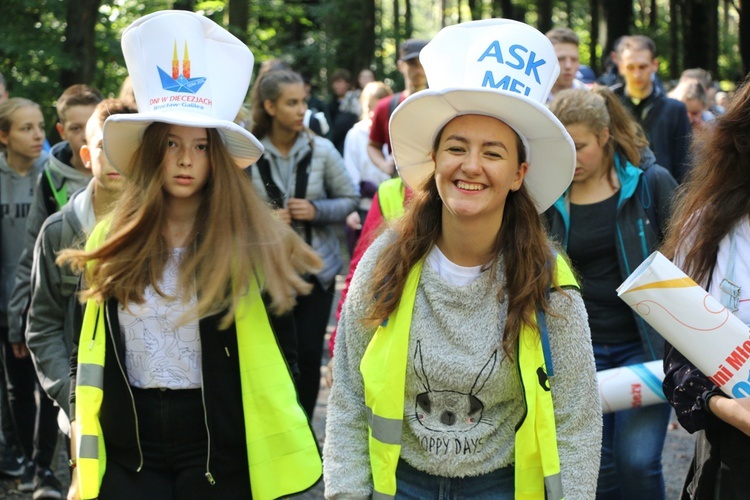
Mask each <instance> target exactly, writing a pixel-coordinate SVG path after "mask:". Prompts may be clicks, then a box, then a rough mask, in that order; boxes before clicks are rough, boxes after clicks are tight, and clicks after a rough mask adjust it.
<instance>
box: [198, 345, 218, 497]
mask: <svg viewBox="0 0 750 500" xmlns="http://www.w3.org/2000/svg"><path fill="white" fill-rule="evenodd" d="M204 387H205V385H204V384H203V356H201V403H203V423H205V424H206V436H207V437H208V449H207V450H206V473H205V474H204V475H205V476H206V480H207V481H208V484H210V485H212V486H213V485H214V484H216V481H215V480H214V476H213V474H211V470H210V466H209V465H210V463H211V430H210V429H209V428H208V410H207V409H206V394H205V392H204V390H203V388H204Z"/></svg>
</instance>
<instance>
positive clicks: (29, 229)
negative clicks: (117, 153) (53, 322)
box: [8, 141, 91, 342]
mask: <svg viewBox="0 0 750 500" xmlns="http://www.w3.org/2000/svg"><path fill="white" fill-rule="evenodd" d="M71 157H72V152H71V151H70V146H69V145H68V142H67V141H65V142H60V143H57V144H55V145H54V146H53V147H52V150H51V151H50V156H49V162H48V163H47V165H46V166H45V168H46V169H49V171H50V174H51V175H52V182H53V183H54V185H55V189H57V190H60V189H62V187H63V185H65V186H66V189H67V193H68V196H70V195H72V194H73V193H74V192H76V191H78V190H79V189H83V188H84V187H86V185H87V184H88V182H89V180H90V179H91V174H90V173H88V172H81V171H79V170H76V169H75V168H74V167H72V166H71V165H69V162H70V159H71ZM37 177H39V178H38V179H37V183H36V187H35V192H34V203H33V204H32V205H31V213H29V220H28V223H27V224H26V234H25V235H24V237H23V240H22V241H23V242H24V248H23V251H22V252H21V256H20V258H19V259H18V268H17V270H16V280H15V284H14V285H13V292H12V294H11V296H10V302H9V304H8V339H9V340H10V341H11V342H22V341H23V335H24V332H23V331H22V325H23V324H24V321H23V313H24V311H26V309H27V308H28V305H29V300H30V283H31V264H32V259H33V255H34V243H36V237H37V235H38V234H39V230H40V229H41V227H42V224H44V221H45V219H46V218H47V217H49V216H50V215H52V214H50V213H49V212H48V211H47V207H46V205H45V202H44V197H43V195H42V192H41V188H40V184H41V183H42V182H49V181H48V180H47V179H46V176H37Z"/></svg>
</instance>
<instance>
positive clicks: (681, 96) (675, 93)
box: [667, 80, 715, 133]
mask: <svg viewBox="0 0 750 500" xmlns="http://www.w3.org/2000/svg"><path fill="white" fill-rule="evenodd" d="M667 95H668V96H669V97H671V98H672V99H676V100H678V101H680V102H682V103H683V104H685V109H686V110H687V115H688V119H689V120H690V126H691V127H692V128H693V133H695V132H697V131H698V130H700V129H701V128H703V127H704V126H705V125H706V123H709V122H711V121H713V119H714V118H715V116H714V114H713V113H711V111H709V105H708V94H707V93H706V88H705V87H704V86H703V84H702V83H701V82H699V81H698V80H687V81H682V82H680V83H678V84H677V86H676V87H675V88H673V89H672V90H671V91H670V92H669V93H668V94H667Z"/></svg>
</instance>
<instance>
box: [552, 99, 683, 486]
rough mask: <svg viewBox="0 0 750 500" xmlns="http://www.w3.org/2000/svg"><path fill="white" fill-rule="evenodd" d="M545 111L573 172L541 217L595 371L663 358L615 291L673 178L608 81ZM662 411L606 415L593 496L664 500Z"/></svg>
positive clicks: (649, 246)
mask: <svg viewBox="0 0 750 500" xmlns="http://www.w3.org/2000/svg"><path fill="white" fill-rule="evenodd" d="M550 110H551V111H552V112H553V113H554V114H555V116H557V118H558V119H559V120H560V121H561V122H562V123H563V125H565V128H566V130H567V131H568V133H569V134H570V136H571V137H572V138H573V143H574V144H575V147H576V171H575V175H574V176H573V182H572V183H571V185H570V188H568V189H567V190H566V191H565V194H563V196H561V197H560V198H559V199H558V200H557V201H556V202H555V204H554V205H553V207H552V208H550V209H549V210H548V211H547V212H546V213H545V216H546V219H547V221H548V223H549V228H550V234H551V235H552V237H553V238H554V239H555V240H556V241H557V242H558V243H559V244H560V245H561V246H562V247H563V248H564V249H565V251H566V252H567V254H568V256H569V257H570V260H571V262H572V264H573V267H574V268H575V269H576V271H577V272H578V273H579V276H580V280H581V291H582V294H583V301H584V303H585V304H586V311H587V312H588V320H589V326H590V328H591V340H592V342H593V345H594V357H595V358H596V369H597V371H602V370H608V369H611V368H618V367H621V366H627V365H635V364H639V363H644V362H647V361H653V360H656V359H661V358H662V355H663V348H664V339H663V338H662V337H661V336H660V335H659V334H658V333H656V331H655V330H653V329H652V328H651V327H650V326H649V325H647V324H646V323H645V322H644V321H643V319H641V318H640V317H639V316H638V315H637V314H636V313H635V312H634V311H633V310H631V309H630V307H629V306H628V305H627V304H625V302H623V301H622V300H620V299H619V297H618V296H617V292H616V289H617V287H618V286H619V285H620V283H622V282H623V281H624V280H625V279H626V278H627V277H628V275H629V274H630V273H631V271H633V270H634V269H635V268H636V267H638V265H639V264H640V263H641V262H642V261H643V260H645V259H646V258H647V257H648V256H649V255H650V253H651V252H653V251H654V250H656V248H657V247H658V246H659V244H660V242H661V239H662V234H663V231H665V230H666V225H667V221H668V219H669V215H670V206H671V200H672V197H673V193H674V190H675V188H676V186H677V183H676V182H675V180H674V178H673V177H672V175H671V174H670V173H669V172H667V170H666V169H664V168H663V167H661V166H659V165H657V164H655V163H654V157H653V154H652V153H651V151H650V150H649V149H648V142H647V140H646V138H645V135H644V133H643V131H642V130H641V128H640V126H639V125H638V124H637V123H636V122H635V120H633V118H632V117H631V116H630V114H629V113H628V111H627V110H626V109H625V108H624V107H623V105H622V104H621V103H620V101H619V99H618V97H617V96H616V95H615V94H614V93H613V92H612V91H610V90H609V89H607V88H606V87H596V88H595V89H593V90H592V91H588V90H567V91H563V92H560V93H559V94H558V95H557V97H556V98H555V101H554V102H553V103H552V106H551V107H550ZM669 416H670V407H669V405H668V404H666V402H665V403H663V404H657V405H652V406H647V407H643V408H634V409H630V410H624V411H620V412H616V413H608V414H606V415H604V427H603V438H602V460H601V467H600V470H599V482H598V486H597V498H598V499H620V498H649V499H651V498H653V499H663V498H664V496H665V486H664V477H663V474H662V460H661V457H662V448H663V447H664V440H665V438H666V434H667V426H668V424H669Z"/></svg>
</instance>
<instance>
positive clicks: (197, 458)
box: [99, 388, 251, 500]
mask: <svg viewBox="0 0 750 500" xmlns="http://www.w3.org/2000/svg"><path fill="white" fill-rule="evenodd" d="M132 391H133V397H134V399H135V406H136V411H137V413H138V432H139V436H140V444H141V449H142V451H143V467H142V469H141V470H140V471H139V472H135V471H132V470H130V469H128V468H125V467H123V466H122V465H121V461H119V460H118V459H119V457H118V450H117V449H115V448H112V447H107V470H106V472H105V473H104V478H103V480H102V485H101V489H100V494H99V498H101V499H102V500H120V499H122V500H132V499H134V498H137V499H138V500H152V499H153V500H163V499H174V500H180V499H197V498H200V499H222V500H224V499H238V500H239V499H243V500H244V499H248V498H251V493H250V475H249V470H248V465H247V451H246V449H245V448H244V447H238V448H237V449H236V450H234V452H235V454H236V456H235V457H227V454H229V453H232V450H221V453H222V457H221V460H219V459H218V457H215V456H214V457H213V458H212V459H211V460H210V462H209V470H210V471H211V473H212V475H213V477H214V479H215V483H214V484H213V485H211V484H210V483H209V482H208V480H207V479H206V462H207V460H208V433H207V431H206V423H205V420H204V413H203V402H202V399H201V391H200V389H185V390H174V391H173V390H161V389H137V388H132ZM230 432H231V431H230ZM105 445H106V436H105ZM220 464H223V465H220Z"/></svg>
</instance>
